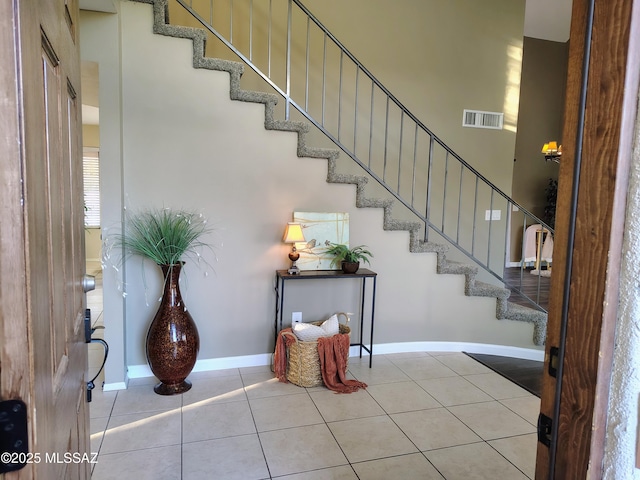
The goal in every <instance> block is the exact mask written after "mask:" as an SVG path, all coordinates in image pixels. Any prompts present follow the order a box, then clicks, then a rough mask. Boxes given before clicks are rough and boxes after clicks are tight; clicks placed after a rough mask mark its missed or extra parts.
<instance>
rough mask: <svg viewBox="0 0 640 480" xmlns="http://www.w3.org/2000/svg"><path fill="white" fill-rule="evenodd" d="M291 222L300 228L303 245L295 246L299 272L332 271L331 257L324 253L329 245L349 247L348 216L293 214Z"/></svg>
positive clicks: (338, 214) (341, 214) (340, 214)
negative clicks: (298, 254) (303, 239)
mask: <svg viewBox="0 0 640 480" xmlns="http://www.w3.org/2000/svg"><path fill="white" fill-rule="evenodd" d="M293 221H294V222H298V223H300V224H301V226H302V233H303V234H304V238H305V240H306V242H305V243H300V244H296V248H297V249H298V252H299V253H300V259H299V260H298V261H297V262H296V265H298V268H300V270H332V269H338V268H339V267H340V266H339V265H338V266H333V267H332V266H331V260H333V256H332V255H327V254H326V251H327V249H328V248H329V245H330V244H331V243H339V244H344V245H349V214H348V213H346V212H343V213H319V212H293Z"/></svg>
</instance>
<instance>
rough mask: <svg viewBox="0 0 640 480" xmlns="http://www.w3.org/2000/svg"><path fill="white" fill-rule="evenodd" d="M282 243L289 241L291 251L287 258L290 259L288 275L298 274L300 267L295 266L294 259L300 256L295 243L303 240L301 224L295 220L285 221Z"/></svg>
mask: <svg viewBox="0 0 640 480" xmlns="http://www.w3.org/2000/svg"><path fill="white" fill-rule="evenodd" d="M282 241H283V242H284V243H291V244H292V247H291V253H289V260H291V267H290V268H289V270H288V272H289V274H290V275H298V274H299V273H300V269H299V268H298V267H297V266H296V261H297V260H298V259H299V258H300V254H299V253H298V251H297V250H296V243H299V242H304V241H305V239H304V234H303V233H302V225H300V224H299V223H295V222H289V223H287V228H286V229H285V231H284V239H283V240H282Z"/></svg>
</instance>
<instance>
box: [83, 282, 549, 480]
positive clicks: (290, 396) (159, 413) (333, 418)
mask: <svg viewBox="0 0 640 480" xmlns="http://www.w3.org/2000/svg"><path fill="white" fill-rule="evenodd" d="M98 287H99V283H98ZM87 301H88V305H89V306H90V307H91V308H92V311H93V315H94V325H101V324H102V308H101V302H102V293H101V291H100V288H97V289H96V291H94V292H91V293H90V294H89V295H88V298H87ZM101 332H102V331H101V330H96V333H95V336H99V335H100V334H101ZM101 350H102V349H101V347H100V346H99V345H91V346H90V352H89V368H90V375H91V376H93V375H94V373H91V372H92V371H93V372H95V371H97V368H98V367H99V365H100V362H101V358H102V351H101ZM349 372H350V375H351V376H352V377H354V378H357V379H358V380H362V381H364V382H366V383H367V384H368V385H369V386H368V388H367V389H366V390H361V391H359V392H357V393H353V394H349V395H338V394H334V393H333V392H331V391H329V390H327V389H325V388H324V387H316V388H301V387H297V386H295V385H291V384H284V383H279V382H278V381H277V380H276V379H274V378H273V374H272V372H271V370H270V368H269V367H252V368H240V369H230V370H222V371H215V372H202V373H196V374H193V375H191V377H190V379H191V380H192V382H193V388H192V389H191V390H190V391H189V392H187V393H185V394H183V395H178V396H172V397H163V396H159V395H156V394H155V393H154V392H153V389H152V385H153V384H154V382H155V379H153V378H147V379H135V380H132V381H131V382H130V383H129V388H128V389H127V390H121V391H117V392H103V391H102V389H101V388H100V385H101V384H102V381H101V380H102V378H103V377H102V376H101V377H99V378H98V380H96V389H95V390H94V391H93V401H92V402H91V404H90V411H91V450H92V451H93V452H98V453H99V456H98V463H97V464H96V465H95V466H94V470H93V475H92V478H93V479H94V480H105V479H118V480H121V479H135V480H146V479H149V480H164V479H167V480H169V479H171V480H173V479H176V480H178V479H181V480H201V479H202V480H209V479H213V480H234V479H238V480H253V479H256V480H257V479H271V478H279V479H287V480H329V479H335V480H357V479H359V480H377V479H380V480H390V479H410V480H418V479H443V478H444V479H447V480H458V479H464V480H467V479H496V478H499V479H501V480H510V479H527V478H530V479H532V478H533V477H534V470H535V454H536V434H535V424H536V419H537V416H538V411H539V408H540V401H539V399H538V398H537V397H535V396H533V395H531V394H530V393H528V392H527V391H525V390H523V389H521V388H520V387H518V386H517V385H515V384H513V383H511V382H509V381H508V380H505V379H504V378H503V377H501V376H499V375H498V374H496V373H494V372H492V371H491V370H489V369H488V368H486V367H484V366H483V365H481V364H479V363H477V362H476V361H475V360H473V359H471V358H469V357H467V356H466V355H464V354H462V353H439V352H421V353H406V354H394V355H376V356H374V358H373V368H371V369H370V368H369V367H368V358H363V359H362V360H361V359H359V358H351V359H350V360H349Z"/></svg>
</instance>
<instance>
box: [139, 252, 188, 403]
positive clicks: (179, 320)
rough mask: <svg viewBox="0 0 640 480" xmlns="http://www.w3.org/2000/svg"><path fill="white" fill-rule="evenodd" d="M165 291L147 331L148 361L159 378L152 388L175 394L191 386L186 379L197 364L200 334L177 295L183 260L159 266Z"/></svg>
mask: <svg viewBox="0 0 640 480" xmlns="http://www.w3.org/2000/svg"><path fill="white" fill-rule="evenodd" d="M160 268H162V273H163V275H164V293H163V295H162V300H161V302H160V307H159V308H158V311H157V313H156V316H155V317H154V318H153V321H152V322H151V326H150V327H149V331H148V332H147V348H146V350H147V361H148V362H149V366H150V367H151V371H152V372H153V374H154V375H155V376H156V377H157V378H158V380H160V383H159V384H157V385H156V386H155V387H154V388H153V390H154V391H155V392H156V393H157V394H159V395H175V394H178V393H184V392H186V391H187V390H189V389H190V388H191V382H189V381H188V380H186V378H187V377H188V376H189V374H190V373H191V370H192V369H193V366H194V365H195V363H196V357H197V356H198V350H199V349H200V337H199V335H198V328H197V327H196V324H195V322H194V321H193V318H192V317H191V314H190V313H189V312H188V311H187V310H186V308H185V305H184V303H183V301H182V296H181V295H180V286H179V285H178V280H179V277H180V270H181V269H182V263H179V264H174V265H160Z"/></svg>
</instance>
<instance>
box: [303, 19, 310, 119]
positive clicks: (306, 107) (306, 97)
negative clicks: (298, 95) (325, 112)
mask: <svg viewBox="0 0 640 480" xmlns="http://www.w3.org/2000/svg"><path fill="white" fill-rule="evenodd" d="M309 21H310V19H309V17H307V47H306V53H305V75H304V111H305V112H308V111H309V45H310V44H311V25H310V24H309Z"/></svg>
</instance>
